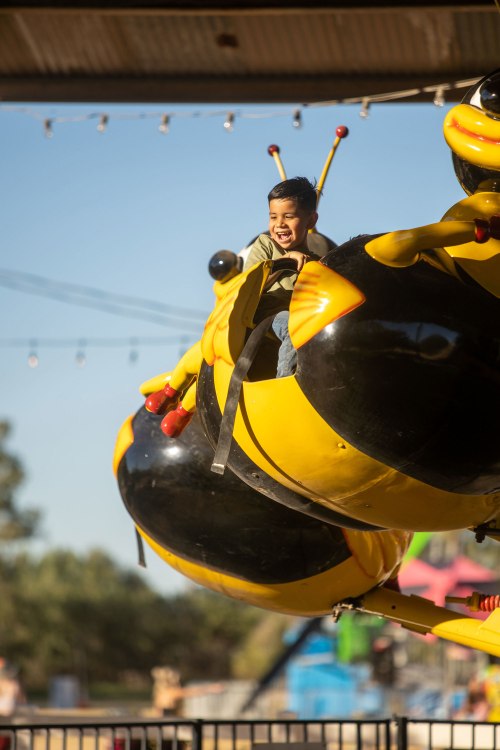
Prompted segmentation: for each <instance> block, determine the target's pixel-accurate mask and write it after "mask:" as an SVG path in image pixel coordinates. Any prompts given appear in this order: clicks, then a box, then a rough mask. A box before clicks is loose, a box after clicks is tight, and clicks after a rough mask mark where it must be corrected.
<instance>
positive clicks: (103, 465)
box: [0, 103, 465, 593]
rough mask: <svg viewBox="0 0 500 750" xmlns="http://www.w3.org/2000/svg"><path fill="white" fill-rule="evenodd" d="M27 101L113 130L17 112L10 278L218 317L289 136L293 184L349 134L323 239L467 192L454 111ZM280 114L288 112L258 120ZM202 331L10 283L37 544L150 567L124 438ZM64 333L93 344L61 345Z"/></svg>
mask: <svg viewBox="0 0 500 750" xmlns="http://www.w3.org/2000/svg"><path fill="white" fill-rule="evenodd" d="M23 106H24V105H23ZM26 106H27V108H28V111H29V112H37V113H40V114H41V115H42V116H43V117H57V116H60V117H70V116H75V115H86V114H89V113H95V112H105V113H107V114H108V115H109V123H108V126H107V129H106V131H105V132H104V133H99V132H97V130H96V125H97V123H98V120H97V119H87V120H85V119H84V120H83V121H81V122H67V123H55V124H54V127H53V132H54V135H53V137H52V138H46V137H45V136H44V132H43V126H42V122H40V121H38V120H36V119H35V118H34V117H31V116H29V114H27V113H26V112H24V113H23V112H20V111H15V108H14V109H9V108H7V107H6V106H5V105H3V106H0V138H1V140H2V143H3V145H4V149H3V159H2V169H1V171H0V195H1V205H2V254H1V257H2V260H1V263H0V267H1V269H2V271H3V270H5V269H7V270H9V271H16V272H24V273H31V274H35V275H38V276H42V277H45V278H49V279H51V280H55V281H58V282H65V283H72V284H80V285H85V286H89V287H93V288H98V289H102V290H104V291H106V292H109V293H113V294H126V295H129V296H134V297H141V298H146V299H150V300H154V301H158V302H161V303H166V304H170V305H172V306H174V307H176V308H179V307H180V308H189V309H193V310H198V311H200V312H201V313H202V314H208V312H209V311H210V309H211V306H212V301H213V294H212V281H211V279H210V277H209V275H208V272H207V264H208V261H209V259H210V257H211V256H212V254H213V253H214V252H216V251H217V250H219V249H221V248H227V249H231V250H234V251H239V250H240V249H241V248H242V247H243V246H244V245H246V244H247V242H248V241H249V240H250V239H251V238H252V237H253V236H255V235H256V234H257V233H258V232H260V231H263V230H265V228H266V224H267V203H266V195H267V193H268V192H269V190H270V188H271V187H273V185H274V184H275V183H277V182H278V181H279V179H280V178H279V175H278V172H277V169H276V165H275V163H274V160H273V159H272V158H270V157H269V155H268V153H267V147H268V146H269V145H270V144H271V143H276V144H278V145H279V146H280V148H281V156H282V159H283V162H284V166H285V169H286V171H287V175H288V176H289V177H293V176H295V175H306V176H307V177H309V178H311V179H314V178H316V179H317V178H319V176H320V173H321V170H322V167H323V164H324V161H325V159H326V156H327V154H328V151H329V149H330V146H331V143H332V141H333V139H334V135H335V128H336V127H337V125H341V124H343V125H347V126H348V127H349V130H350V134H349V137H348V138H347V139H346V140H344V141H343V142H342V143H341V145H340V148H339V150H338V152H337V154H336V156H335V159H334V161H333V164H332V168H331V170H330V175H329V177H328V180H327V183H326V186H325V189H324V194H323V197H322V199H321V202H320V207H319V215H320V218H319V222H318V229H319V230H320V231H321V232H323V233H325V234H327V235H329V236H330V237H331V238H332V239H334V240H335V241H336V242H338V243H341V242H343V241H345V240H347V239H349V237H351V236H354V235H356V234H360V233H364V232H368V233H374V232H382V231H390V230H394V229H402V228H405V227H411V226H419V225H421V224H428V223H431V222H433V221H437V220H439V219H440V218H441V216H442V215H443V214H444V213H445V212H446V211H447V209H448V208H449V207H450V206H451V205H453V204H454V203H456V202H457V201H459V200H461V199H462V198H463V197H465V196H464V193H463V191H462V190H461V188H460V186H459V184H458V182H457V180H456V178H455V175H454V172H453V167H452V164H451V156H450V151H449V149H448V147H447V145H446V143H445V141H444V138H443V134H442V122H443V119H444V116H445V113H446V111H447V110H448V109H449V105H445V106H444V107H436V106H434V105H433V104H391V103H384V104H372V106H371V107H370V114H369V117H368V118H366V119H362V118H361V117H360V116H359V112H360V108H359V105H334V106H326V107H317V108H308V109H305V110H304V112H303V127H302V128H301V129H296V128H293V127H292V116H291V114H290V113H291V111H292V110H293V107H280V106H273V105H265V106H264V105H262V106H260V105H253V106H252V105H245V106H238V107H235V106H234V105H224V104H221V105H215V106H214V105H210V106H205V105H196V104H193V105H189V106H181V105H179V106H177V105H170V104H169V105H168V106H165V105H155V106H144V105H141V106H135V105H120V106H117V105H114V106H102V105H94V106H90V105H81V106H62V105H57V106H56V105H50V104H47V105H44V104H36V105H26ZM229 110H235V111H237V112H240V113H244V114H246V115H247V116H246V117H238V116H237V117H236V120H235V124H234V130H233V132H227V131H226V130H225V129H224V127H223V122H224V115H223V114H220V115H218V116H209V115H210V113H212V112H214V111H220V112H221V113H224V112H225V111H229ZM161 111H170V112H171V111H175V112H177V113H179V116H174V117H173V118H172V120H171V127H170V131H169V132H168V134H166V135H162V134H160V133H159V132H158V125H159V118H158V119H156V118H150V117H144V115H145V114H148V113H153V112H161ZM194 113H196V114H197V116H192V115H194ZM269 113H276V114H273V116H269V117H268V116H262V117H250V116H248V115H250V114H261V115H267V114H269ZM277 113H283V115H282V116H278V114H277ZM181 114H182V115H183V116H182V117H181V116H180V115H181ZM128 115H132V117H131V118H130V119H129V118H128ZM201 329H202V323H200V324H199V332H201ZM186 336H189V337H190V339H189V340H191V341H194V340H195V338H197V330H196V326H195V330H192V331H190V330H188V329H187V328H179V327H178V326H176V325H160V324H158V323H154V322H147V321H144V320H139V319H137V320H136V319H133V318H130V317H123V316H116V315H112V314H109V313H105V312H103V311H99V310H94V309H91V308H86V307H80V306H75V305H69V304H65V303H63V302H61V301H58V300H55V299H48V298H44V297H41V296H35V295H33V294H30V295H28V294H25V293H22V292H20V291H17V290H13V289H8V288H5V287H4V286H0V347H1V348H0V356H1V358H2V366H1V368H0V393H1V397H0V419H6V420H8V421H9V422H10V423H11V424H12V434H11V437H10V439H9V442H8V449H9V450H10V452H12V453H14V454H15V455H17V456H18V458H19V459H20V460H21V462H22V464H23V466H24V468H25V470H26V475H27V476H26V481H25V482H24V484H23V486H22V489H21V490H20V492H19V493H18V498H19V502H20V504H21V505H22V506H23V507H29V506H34V507H37V508H40V509H41V510H42V512H43V516H44V519H43V528H42V536H41V539H40V541H39V542H38V543H37V545H36V546H35V547H34V548H33V549H36V550H37V551H39V552H43V551H45V550H47V549H50V548H53V547H64V548H68V549H72V550H74V551H75V552H77V553H83V552H86V551H88V550H89V549H91V548H95V547H100V548H103V549H105V550H107V552H108V553H109V554H110V555H111V556H112V557H113V558H114V559H115V560H116V561H117V562H118V563H119V564H121V565H123V566H127V567H133V568H135V565H136V558H137V554H136V547H135V538H134V530H133V525H132V521H131V519H130V518H129V516H128V515H127V513H126V511H125V508H124V506H123V505H122V502H121V499H120V497H119V493H118V490H117V487H116V484H115V480H114V477H113V474H112V471H111V461H112V454H113V447H114V440H115V436H116V433H117V430H118V429H119V427H120V425H121V423H122V422H123V421H124V420H125V418H126V417H127V416H128V415H129V414H131V413H133V412H135V411H136V410H137V408H139V406H140V405H141V403H142V398H141V396H140V394H139V391H138V386H139V385H140V383H141V382H143V381H144V380H147V379H149V378H150V377H152V376H153V375H156V374H158V373H160V372H164V371H166V370H168V369H170V368H171V367H173V365H174V364H175V362H176V360H177V358H178V354H179V351H180V349H181V347H182V346H185V343H184V339H183V337H186ZM132 337H138V338H140V339H144V338H148V337H165V338H170V339H171V340H172V342H171V343H169V344H164V345H161V346H159V345H157V346H140V347H139V349H138V351H139V357H138V360H137V361H136V362H135V363H133V364H131V363H130V362H129V352H130V346H129V345H128V340H129V339H130V338H132ZM14 338H15V339H21V340H22V341H24V340H26V341H28V340H31V339H38V340H42V345H39V347H38V357H39V365H38V367H36V368H34V369H31V368H30V367H28V365H27V357H28V353H29V346H28V345H26V346H24V345H23V346H22V347H15V348H14V347H8V346H5V344H6V343H7V342H8V341H10V340H11V339H14ZM48 338H53V339H54V338H57V339H62V340H65V341H68V342H72V341H74V342H75V344H74V345H73V344H72V343H68V346H66V347H65V348H55V347H54V348H49V347H47V346H44V345H43V339H48ZM101 338H109V339H112V340H114V341H116V342H118V343H119V342H121V341H123V343H124V345H123V346H114V347H105V346H88V347H87V348H86V350H85V352H86V364H85V366H84V367H78V366H77V365H76V363H75V354H76V351H77V349H78V348H79V346H78V341H79V340H81V339H87V340H89V339H90V340H92V339H94V340H95V339H101ZM147 561H148V568H147V569H146V570H145V571H141V570H140V569H139V568H137V570H138V571H139V572H140V574H141V575H142V576H144V577H145V580H147V582H148V583H149V584H150V585H152V586H154V587H155V588H157V589H159V590H160V591H162V592H165V593H171V592H173V591H176V590H179V589H180V588H182V587H183V586H185V585H186V581H185V579H183V578H182V577H181V576H179V575H178V574H176V573H174V572H173V571H171V570H170V569H169V568H168V567H167V566H166V565H165V564H164V563H163V562H161V561H160V560H159V559H157V558H156V557H155V555H154V553H153V552H152V551H149V550H147Z"/></svg>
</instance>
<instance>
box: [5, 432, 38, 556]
mask: <svg viewBox="0 0 500 750" xmlns="http://www.w3.org/2000/svg"><path fill="white" fill-rule="evenodd" d="M9 432H10V425H9V424H8V422H5V421H2V422H0V542H3V545H2V553H3V554H4V553H5V543H7V542H13V541H15V540H19V539H28V538H31V537H32V536H34V534H35V533H36V530H37V527H38V523H39V519H40V514H39V512H38V511H36V510H32V509H31V510H20V509H19V508H18V507H17V506H16V503H15V500H14V493H15V491H16V490H17V488H18V487H19V485H20V484H21V482H22V481H23V479H24V472H23V469H22V467H21V464H20V462H19V460H18V459H17V458H15V457H14V456H12V455H10V454H9V453H7V452H6V451H5V447H4V444H5V441H6V439H7V437H8V435H9Z"/></svg>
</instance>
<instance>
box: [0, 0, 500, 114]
mask: <svg viewBox="0 0 500 750" xmlns="http://www.w3.org/2000/svg"><path fill="white" fill-rule="evenodd" d="M499 52H500V6H497V4H496V2H495V0H488V1H484V2H482V1H481V0H476V2H460V1H459V0H458V1H456V2H453V1H452V0H449V1H446V0H442V1H441V2H426V3H423V2H419V1H418V0H413V2H408V3H405V2H393V1H392V2H391V0H387V1H386V2H385V3H384V5H383V6H379V5H378V4H376V3H373V2H335V1H334V0H312V2H311V3H308V2H307V0H295V1H293V0H292V2H280V0H270V2H267V3H265V2H263V1H262V0H246V2H243V1H241V0H240V1H238V0H235V1H233V2H228V1H227V0H218V2H207V1H206V0H187V1H183V0H178V1H177V2H175V0H164V1H163V2H161V1H160V0H158V1H157V2H131V1H129V2H126V1H125V2H118V1H114V0H108V1H107V2H97V0H95V1H92V0H88V1H87V2H86V3H83V2H62V1H60V2H57V0H55V1H54V2H51V3H40V2H34V1H33V0H32V1H31V2H30V1H28V2H18V1H17V0H10V2H0V99H1V100H3V101H59V102H83V101H89V102H90V101H92V102H104V101H106V102H240V103H244V102H246V103H249V102H270V101H273V102H297V103H299V102H300V103H307V102H319V101H323V100H336V99H345V98H353V97H360V96H365V95H370V94H381V93H384V92H394V91H401V90H406V89H414V88H415V87H416V88H418V89H421V88H424V87H425V86H432V85H436V84H439V83H447V82H450V83H453V82H455V81H457V80H464V79H469V78H476V77H479V76H482V75H485V74H486V73H489V72H491V71H492V70H494V69H496V68H497V67H499V66H500V62H499V57H500V56H499ZM462 94H463V89H462V90H457V91H450V92H449V94H447V98H448V99H450V98H451V99H457V98H458V99H460V98H461V97H462ZM432 96H433V94H432V93H425V92H420V93H419V95H418V96H417V97H415V96H412V97H411V99H412V100H415V99H426V98H427V99H431V98H432ZM402 98H403V99H404V97H402Z"/></svg>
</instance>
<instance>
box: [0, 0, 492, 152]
mask: <svg viewBox="0 0 500 750" xmlns="http://www.w3.org/2000/svg"><path fill="white" fill-rule="evenodd" d="M495 2H497V0H495ZM479 80H480V77H479V76H478V77H476V78H468V79H464V80H460V81H447V82H446V81H443V82H441V83H436V84H433V85H431V86H423V87H415V88H413V89H403V90H401V91H389V92H385V93H383V94H377V93H372V94H363V95H361V96H355V97H349V98H339V99H329V100H324V101H317V102H303V103H301V105H300V107H301V108H302V109H304V108H305V107H308V108H313V107H329V106H335V105H337V104H361V105H362V110H361V111H362V112H367V109H368V107H367V106H365V105H364V102H367V103H368V104H369V103H371V104H374V103H377V104H378V103H382V102H393V101H398V100H399V101H402V100H411V99H413V98H415V97H417V96H422V95H424V96H425V97H426V98H429V99H430V100H431V101H432V100H434V103H435V104H436V106H442V105H441V104H440V102H441V99H442V100H443V103H444V92H445V91H454V90H457V89H463V88H470V87H471V86H474V85H475V84H476V83H477V82H478V81H479ZM440 92H441V93H440ZM0 112H17V113H19V114H23V115H25V116H27V117H31V118H33V119H35V120H39V121H41V122H42V123H43V127H44V131H45V135H46V136H47V137H48V138H50V137H52V135H53V133H52V126H53V124H54V123H58V124H59V123H75V122H84V121H86V120H95V119H96V118H98V119H99V124H98V126H97V129H98V130H99V132H104V130H105V128H106V127H107V125H108V122H109V120H110V119H111V117H110V116H109V115H107V114H106V115H103V114H101V113H99V112H90V113H87V114H81V115H61V116H54V117H52V116H51V117H50V118H47V117H46V115H45V114H43V113H42V112H39V111H37V110H35V109H32V108H30V107H19V106H16V105H11V104H0ZM360 114H361V113H360ZM221 115H223V116H225V118H226V119H225V120H224V129H225V130H227V131H228V132H231V131H232V129H233V125H234V119H235V117H239V118H248V119H262V118H272V117H286V116H288V117H289V116H290V115H291V116H292V118H293V120H292V124H293V126H294V127H297V128H298V127H299V124H298V123H299V121H301V119H302V117H301V110H300V109H298V108H297V105H295V106H294V107H293V108H292V109H290V108H282V109H279V110H273V111H268V112H263V111H259V112H248V111H245V110H238V111H232V112H229V113H226V112H224V111H221V110H220V109H219V110H211V111H207V110H198V111H191V112H188V111H186V110H180V111H178V112H171V113H170V114H169V115H166V114H165V113H164V112H153V111H150V112H121V113H120V112H117V113H116V114H113V116H112V117H113V120H144V119H148V118H153V119H156V120H158V119H160V125H159V128H160V132H162V133H166V132H168V127H169V124H170V120H171V118H172V117H174V116H175V117H176V118H179V119H182V118H198V119H201V118H206V117H220V116H221ZM362 117H366V114H363V115H362Z"/></svg>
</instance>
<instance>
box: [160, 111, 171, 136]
mask: <svg viewBox="0 0 500 750" xmlns="http://www.w3.org/2000/svg"><path fill="white" fill-rule="evenodd" d="M169 128H170V117H169V116H168V115H162V116H161V122H160V125H159V126H158V130H159V131H160V133H162V134H163V135H166V134H167V133H168V131H169Z"/></svg>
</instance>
